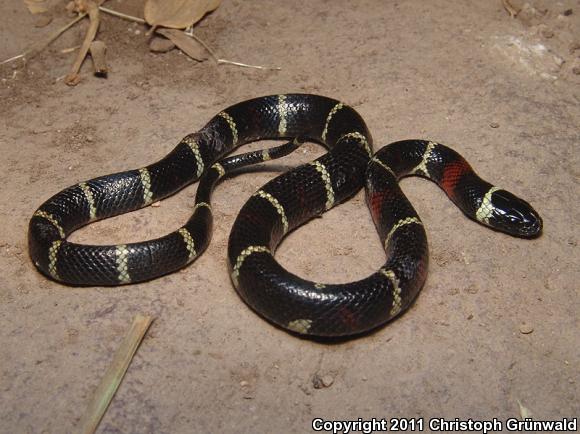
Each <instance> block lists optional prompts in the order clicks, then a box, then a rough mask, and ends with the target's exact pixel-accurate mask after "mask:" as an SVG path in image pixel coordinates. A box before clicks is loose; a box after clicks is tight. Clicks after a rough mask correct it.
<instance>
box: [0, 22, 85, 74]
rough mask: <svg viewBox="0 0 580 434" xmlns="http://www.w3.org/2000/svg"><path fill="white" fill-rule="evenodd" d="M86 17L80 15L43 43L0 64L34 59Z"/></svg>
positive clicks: (38, 43) (40, 42) (36, 44)
mask: <svg viewBox="0 0 580 434" xmlns="http://www.w3.org/2000/svg"><path fill="white" fill-rule="evenodd" d="M86 15H87V14H81V15H79V16H78V17H76V18H75V19H74V20H72V21H71V22H70V23H68V24H67V25H65V26H63V27H61V28H60V29H58V30H56V31H55V32H54V33H51V34H50V35H48V38H47V39H44V40H42V41H39V42H37V43H35V44H33V45H31V46H30V47H28V48H27V49H26V50H24V52H23V53H21V54H18V55H17V56H14V57H11V58H10V59H6V60H4V61H2V62H0V65H4V64H6V63H10V62H13V61H14V60H18V59H25V60H28V59H31V58H32V57H34V56H36V55H37V54H38V53H40V52H41V51H42V50H44V49H45V48H46V47H48V46H49V45H50V44H51V43H52V42H53V41H54V40H55V39H56V38H58V37H59V36H60V35H61V34H63V33H64V32H66V31H67V30H68V29H70V28H71V27H72V26H74V25H75V24H76V23H78V22H79V21H80V20H82V19H83V18H84V17H85V16H86Z"/></svg>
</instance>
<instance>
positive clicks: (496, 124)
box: [489, 122, 499, 128]
mask: <svg viewBox="0 0 580 434" xmlns="http://www.w3.org/2000/svg"><path fill="white" fill-rule="evenodd" d="M489 126H490V127H492V128H499V124H498V123H497V122H492V123H491V124H489Z"/></svg>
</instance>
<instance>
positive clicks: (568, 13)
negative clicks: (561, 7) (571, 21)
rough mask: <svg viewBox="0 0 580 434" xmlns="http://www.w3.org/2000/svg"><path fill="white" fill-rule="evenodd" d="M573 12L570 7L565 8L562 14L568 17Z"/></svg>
mask: <svg viewBox="0 0 580 434" xmlns="http://www.w3.org/2000/svg"><path fill="white" fill-rule="evenodd" d="M573 13H574V11H573V10H572V9H566V10H565V11H564V13H563V14H562V15H564V16H565V17H569V16H570V15H572V14H573Z"/></svg>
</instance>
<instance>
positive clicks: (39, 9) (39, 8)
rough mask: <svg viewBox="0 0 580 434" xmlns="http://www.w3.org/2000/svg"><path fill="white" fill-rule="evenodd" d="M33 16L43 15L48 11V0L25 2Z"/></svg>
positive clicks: (26, 0)
mask: <svg viewBox="0 0 580 434" xmlns="http://www.w3.org/2000/svg"><path fill="white" fill-rule="evenodd" d="M24 4H26V7H27V8H28V10H29V11H30V13H31V14H42V13H44V12H46V11H48V0H24Z"/></svg>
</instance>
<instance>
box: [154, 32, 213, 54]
mask: <svg viewBox="0 0 580 434" xmlns="http://www.w3.org/2000/svg"><path fill="white" fill-rule="evenodd" d="M155 32H156V33H159V34H160V35H163V36H165V37H166V38H167V39H169V40H170V41H171V42H173V43H174V44H175V45H177V47H178V48H179V49H180V50H181V51H183V52H184V53H185V54H187V55H188V56H189V57H191V58H192V59H194V60H197V61H198V62H201V61H202V60H206V59H207V58H208V55H207V51H205V49H204V48H203V47H202V46H201V45H200V44H199V43H198V42H197V41H196V40H194V39H192V38H190V37H189V36H187V35H186V34H185V33H183V32H182V31H181V30H176V29H157V30H155Z"/></svg>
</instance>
